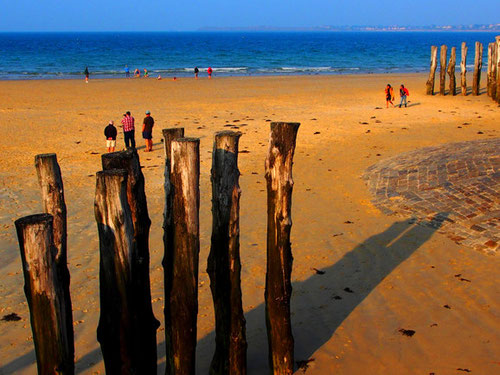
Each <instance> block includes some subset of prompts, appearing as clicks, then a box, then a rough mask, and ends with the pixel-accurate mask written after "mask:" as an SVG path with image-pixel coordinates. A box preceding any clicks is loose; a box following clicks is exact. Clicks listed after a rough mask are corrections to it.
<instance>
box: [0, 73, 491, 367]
mask: <svg viewBox="0 0 500 375" xmlns="http://www.w3.org/2000/svg"><path fill="white" fill-rule="evenodd" d="M470 78H471V77H469V79H470ZM426 79H427V77H426V76H425V75H421V74H408V75H355V76H347V75H346V76H301V77H292V76H290V77H243V78H218V77H215V79H212V80H211V81H209V80H207V79H200V80H198V81H195V80H194V79H178V80H176V81H172V80H167V79H164V80H162V81H157V80H155V79H152V78H151V79H130V80H125V79H120V80H92V79H91V81H90V83H89V84H88V85H86V84H85V83H84V82H83V80H74V81H73V80H66V81H32V82H29V81H19V82H5V81H4V82H0V134H1V136H0V150H2V151H1V155H2V157H1V158H0V202H1V203H0V207H1V210H0V225H1V227H2V230H1V231H0V249H1V250H2V252H1V254H2V265H1V266H0V316H4V315H7V314H11V313H16V314H18V315H19V316H20V317H21V320H19V321H12V322H6V321H0V333H1V337H2V341H3V344H2V345H1V347H0V374H10V373H19V374H32V373H35V371H36V364H35V355H34V348H33V341H32V338H31V328H30V323H29V311H28V308H27V303H26V300H25V297H24V293H23V288H22V286H23V283H24V281H23V276H22V270H21V261H20V256H19V248H18V245H17V239H16V235H15V229H14V226H13V222H14V220H16V219H17V218H19V217H21V216H25V215H29V214H32V213H37V212H40V211H41V204H40V193H39V188H38V183H37V179H36V173H35V169H34V156H35V155H36V154H39V153H47V152H56V153H57V155H58V160H59V163H60V166H61V169H62V175H63V179H64V187H65V195H66V204H67V206H68V260H69V269H70V273H71V294H72V301H73V309H74V311H73V319H74V324H75V346H76V369H77V373H79V374H94V373H95V374H97V373H101V374H102V373H104V366H103V362H102V358H101V354H100V349H99V345H98V343H97V340H96V327H97V322H98V318H99V295H98V271H99V253H98V238H97V228H96V224H95V219H94V212H93V209H94V207H93V200H94V190H95V173H96V172H97V171H98V170H99V169H100V154H101V153H103V152H105V138H104V134H103V131H104V127H105V126H106V124H107V123H108V121H109V120H114V121H115V123H119V120H120V118H121V115H122V113H124V112H125V111H127V110H129V111H131V112H132V115H133V116H134V117H135V118H136V127H137V128H139V129H138V130H137V131H136V137H137V141H138V146H140V149H139V153H140V157H141V162H142V164H143V166H144V169H143V172H144V175H145V179H146V193H147V198H148V205H149V214H150V217H151V220H152V226H151V235H150V238H151V241H150V243H151V245H150V249H151V284H152V298H153V308H154V312H155V316H156V318H157V319H159V320H160V321H161V322H162V326H161V327H160V329H159V331H158V359H159V360H158V363H159V372H158V373H164V361H165V358H164V332H163V312H162V308H163V270H162V267H161V259H162V257H163V243H162V228H161V224H162V212H163V145H162V144H160V143H159V142H160V135H161V131H160V129H162V128H167V127H177V126H182V127H184V128H185V134H186V136H190V137H199V138H200V139H201V146H200V155H201V156H200V159H201V178H200V191H201V209H200V223H201V224H200V226H201V227H200V235H201V251H200V275H199V282H200V283H199V315H198V337H199V341H198V347H197V356H198V358H197V368H198V373H199V374H206V373H208V366H209V364H210V360H211V357H212V354H213V350H214V347H215V345H214V333H213V329H214V316H213V307H212V299H211V293H210V287H209V278H208V275H207V273H206V259H207V256H208V252H209V246H210V234H211V211H210V205H211V203H210V199H211V186H210V167H211V151H212V142H213V134H214V132H216V131H219V130H223V129H233V130H239V131H241V132H242V133H243V136H242V137H241V139H240V151H243V152H242V153H241V154H240V155H239V167H240V171H241V174H242V176H241V178H240V185H241V189H242V197H241V223H240V225H241V228H240V229H241V235H240V241H241V257H242V267H243V268H242V290H243V307H244V310H245V314H246V319H247V339H248V366H249V374H262V373H266V372H267V339H266V330H265V319H264V306H263V301H264V281H265V268H266V263H265V253H266V248H265V239H266V192H265V179H264V159H265V155H266V152H267V143H268V136H269V122H270V121H294V122H295V121H296V122H301V124H302V125H301V127H300V129H299V134H298V138H297V148H296V154H295V159H294V167H293V168H294V170H293V178H294V181H295V185H294V193H293V214H292V218H293V227H292V250H293V254H294V268H293V273H292V278H293V282H294V284H293V288H294V289H293V297H292V313H293V316H292V321H293V329H294V336H295V345H296V350H295V357H296V358H295V359H296V360H297V361H299V360H308V359H314V360H313V361H310V362H309V363H308V366H309V368H308V369H307V374H329V373H337V374H367V373H370V374H417V373H418V374H430V373H435V374H439V375H441V374H463V373H467V371H466V370H469V371H471V372H472V373H474V374H494V373H497V372H499V371H500V352H499V350H498V347H499V346H500V319H499V318H500V290H499V288H498V282H499V276H498V269H499V266H500V260H499V258H498V257H496V256H489V255H485V254H484V253H481V252H477V251H474V250H472V249H470V248H468V247H465V246H461V245H457V244H456V243H454V242H452V241H451V240H450V239H449V238H447V237H446V236H445V235H442V234H440V233H438V230H437V228H434V229H433V228H429V227H426V226H421V225H416V224H414V223H413V222H412V221H411V220H409V219H410V218H402V217H397V216H386V215H384V214H383V213H381V212H380V211H379V210H378V209H377V208H376V207H375V206H374V205H373V204H372V203H371V199H372V197H371V196H370V194H369V191H368V188H367V186H366V184H365V181H364V180H363V179H362V175H363V173H364V171H365V170H366V168H368V167H369V166H370V165H372V164H374V163H376V162H377V161H379V160H382V159H383V158H387V157H391V156H395V155H397V154H399V153H401V152H405V151H410V150H414V149H418V148H421V147H425V146H435V145H439V144H444V143H449V142H458V141H467V140H475V139H481V138H483V139H486V138H488V137H499V136H500V127H499V125H498V121H499V118H500V116H499V111H500V109H499V108H498V106H497V105H496V104H495V103H494V102H493V101H491V99H490V98H488V97H487V96H486V95H485V94H483V95H481V96H479V97H471V96H467V97H463V96H456V97H451V96H445V97H440V96H434V97H428V96H425V95H424V94H425V81H426ZM387 83H391V84H392V85H393V86H394V87H395V91H396V94H397V91H398V90H397V88H398V87H399V84H401V83H404V84H405V86H406V87H407V88H408V89H409V91H410V97H409V101H410V102H409V107H408V108H401V109H399V108H395V109H393V108H389V109H386V108H385V95H384V88H385V85H386V84H387ZM483 87H484V85H483ZM397 99H398V98H396V100H397ZM146 110H150V111H151V113H152V116H153V117H154V118H155V121H156V124H155V128H154V130H153V137H154V143H155V146H154V151H153V152H152V153H145V152H143V146H144V142H143V140H142V139H141V137H140V132H139V130H140V127H139V126H137V123H139V124H140V123H142V118H143V114H144V112H145V111H146ZM465 122H467V123H469V124H470V125H467V126H462V124H463V123H465ZM478 133H479V134H478ZM117 145H118V149H120V148H122V147H123V136H122V133H121V129H119V137H118V140H117ZM313 268H316V269H318V270H322V271H325V273H324V274H321V275H320V274H317V273H316V271H314V270H313ZM458 274H461V275H462V277H461V278H465V279H467V280H469V281H470V282H466V281H463V280H461V278H460V277H455V276H456V275H458ZM412 331H414V333H413V334H412ZM299 373H302V372H301V370H299Z"/></svg>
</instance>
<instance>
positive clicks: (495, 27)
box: [197, 23, 500, 32]
mask: <svg viewBox="0 0 500 375" xmlns="http://www.w3.org/2000/svg"><path fill="white" fill-rule="evenodd" d="M197 31H247V32H248V31H299V32H304V31H433V32H436V31H453V32H458V31H467V32H471V31H491V32H500V23H497V24H473V25H430V26H401V25H392V26H331V25H327V26H314V27H274V26H249V27H237V26H236V27H215V26H205V27H202V28H199V29H198V30H197Z"/></svg>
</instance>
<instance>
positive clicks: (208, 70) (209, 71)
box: [207, 66, 213, 79]
mask: <svg viewBox="0 0 500 375" xmlns="http://www.w3.org/2000/svg"><path fill="white" fill-rule="evenodd" d="M212 72H213V70H212V67H211V66H209V67H208V69H207V73H208V79H212Z"/></svg>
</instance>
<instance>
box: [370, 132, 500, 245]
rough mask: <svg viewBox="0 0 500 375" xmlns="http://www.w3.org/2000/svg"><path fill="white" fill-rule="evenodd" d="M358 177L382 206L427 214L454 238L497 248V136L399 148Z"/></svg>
mask: <svg viewBox="0 0 500 375" xmlns="http://www.w3.org/2000/svg"><path fill="white" fill-rule="evenodd" d="M364 178H365V180H366V181H367V184H368V187H369V189H370V192H371V193H372V194H373V196H374V200H373V203H374V204H375V205H376V206H377V207H378V208H379V209H380V210H382V212H384V213H386V214H389V215H393V214H395V215H399V216H405V217H408V216H411V217H414V218H415V219H416V220H417V221H421V220H424V219H427V220H429V219H432V218H433V219H434V223H436V224H437V223H438V222H439V224H440V225H441V224H442V226H441V227H440V230H439V231H440V232H442V233H445V234H447V235H448V236H449V237H450V238H451V239H452V240H453V241H455V242H457V243H459V244H463V245H466V246H469V247H471V248H474V249H477V250H482V251H486V252H488V253H493V254H496V253H497V252H498V251H499V250H500V138H495V139H490V140H480V141H469V142H460V143H450V144H446V145H442V146H437V147H427V148H422V149H418V150H415V151H411V152H407V153H404V154H400V155H397V156H395V157H392V158H390V159H386V160H382V161H380V162H379V163H377V164H375V165H372V166H371V167H369V168H368V169H367V171H366V173H365V175H364ZM430 225H433V224H432V222H431V224H430ZM436 226H437V225H436Z"/></svg>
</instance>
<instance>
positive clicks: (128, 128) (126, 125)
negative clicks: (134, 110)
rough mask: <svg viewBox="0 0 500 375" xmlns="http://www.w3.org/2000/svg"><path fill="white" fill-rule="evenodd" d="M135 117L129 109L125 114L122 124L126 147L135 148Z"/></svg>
mask: <svg viewBox="0 0 500 375" xmlns="http://www.w3.org/2000/svg"><path fill="white" fill-rule="evenodd" d="M134 123H135V119H134V118H133V117H132V116H131V115H130V112H128V111H127V113H125V114H124V115H123V118H122V125H123V137H124V138H125V147H126V148H129V147H130V146H131V147H132V148H135V125H134Z"/></svg>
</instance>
